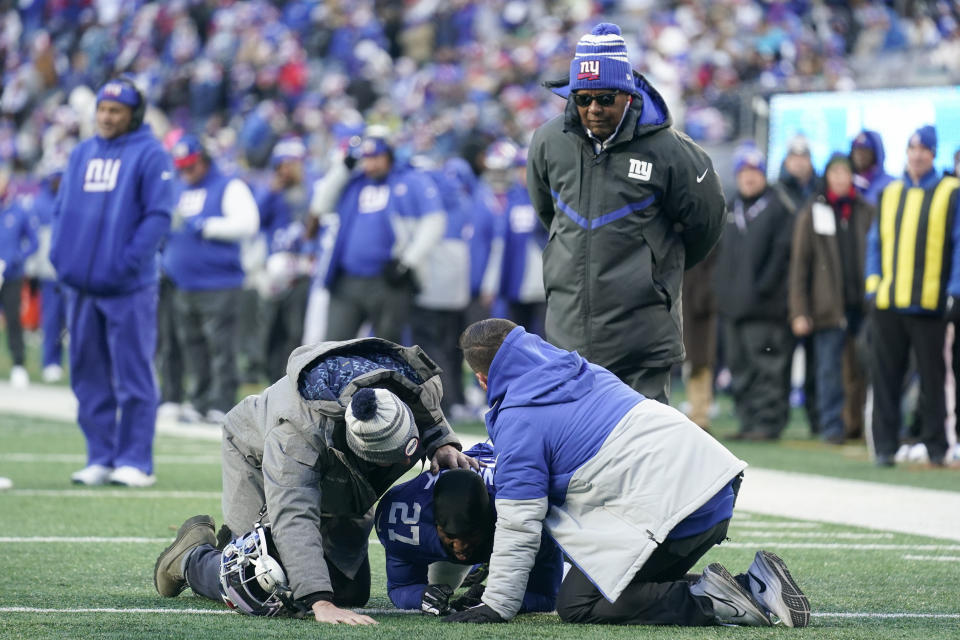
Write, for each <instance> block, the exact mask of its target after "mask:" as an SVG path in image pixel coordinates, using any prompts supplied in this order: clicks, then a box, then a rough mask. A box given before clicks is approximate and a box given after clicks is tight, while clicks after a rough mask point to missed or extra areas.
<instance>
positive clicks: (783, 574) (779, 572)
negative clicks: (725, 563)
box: [747, 551, 810, 627]
mask: <svg viewBox="0 0 960 640" xmlns="http://www.w3.org/2000/svg"><path fill="white" fill-rule="evenodd" d="M747 576H748V577H749V579H750V591H751V592H752V593H753V597H754V598H756V599H757V600H758V601H760V602H761V603H762V604H763V606H765V607H766V608H767V609H768V610H769V611H770V613H772V614H773V615H775V616H777V617H778V618H780V622H781V623H783V624H784V625H786V626H788V627H806V626H807V625H809V624H810V601H809V600H807V596H805V595H803V591H801V590H800V587H799V586H797V583H796V582H794V580H793V576H791V575H790V572H789V571H788V570H787V565H786V564H785V563H784V562H783V560H781V559H780V557H779V556H777V555H776V554H773V553H770V552H769V551H758V552H757V555H756V557H755V558H754V560H753V564H752V565H750V568H749V569H748V570H747Z"/></svg>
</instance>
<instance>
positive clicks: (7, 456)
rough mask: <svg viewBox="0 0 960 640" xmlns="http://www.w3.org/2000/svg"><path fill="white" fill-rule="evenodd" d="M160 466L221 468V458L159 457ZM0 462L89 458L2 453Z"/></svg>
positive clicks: (83, 460) (75, 461)
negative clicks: (199, 465)
mask: <svg viewBox="0 0 960 640" xmlns="http://www.w3.org/2000/svg"><path fill="white" fill-rule="evenodd" d="M153 461H154V462H156V463H158V464H210V465H217V466H220V456H191V455H158V456H154V457H153ZM0 462H28V463H33V462H43V463H45V462H54V463H60V462H62V463H72V464H81V465H82V464H86V462H87V456H85V455H83V454H80V453H0Z"/></svg>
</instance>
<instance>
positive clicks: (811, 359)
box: [775, 134, 823, 434]
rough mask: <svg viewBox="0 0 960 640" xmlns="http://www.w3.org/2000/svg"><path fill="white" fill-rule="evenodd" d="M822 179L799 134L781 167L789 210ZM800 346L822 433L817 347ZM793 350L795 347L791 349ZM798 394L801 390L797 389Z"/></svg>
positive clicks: (807, 394)
mask: <svg viewBox="0 0 960 640" xmlns="http://www.w3.org/2000/svg"><path fill="white" fill-rule="evenodd" d="M822 184H823V183H822V181H821V180H820V177H819V176H818V175H817V172H816V171H815V170H814V168H813V163H812V161H811V159H810V141H809V140H807V138H806V136H804V135H802V134H798V135H796V136H794V137H793V138H792V139H791V140H790V141H789V143H788V144H787V156H786V158H784V159H783V164H782V166H781V167H780V181H779V182H778V183H777V184H776V187H775V188H776V189H777V190H778V191H779V193H780V194H781V196H782V197H785V198H786V201H787V202H788V203H789V210H790V213H792V214H793V215H795V216H796V215H798V214H799V213H800V212H801V211H802V210H803V208H804V207H805V206H806V204H807V202H808V201H809V200H810V199H811V198H812V197H813V196H814V194H816V193H818V192H819V191H821V190H822ZM798 342H799V345H798V346H799V348H800V349H801V350H802V351H803V356H804V358H803V365H804V366H803V391H802V393H801V395H802V397H803V406H804V409H805V411H806V414H807V422H808V424H809V425H810V433H813V434H819V433H820V416H819V409H818V406H819V403H818V402H817V384H816V377H817V376H816V371H817V361H816V350H815V349H814V347H813V343H812V342H811V340H810V338H809V337H807V336H804V337H799V338H798ZM791 351H793V350H791ZM798 393H799V390H798Z"/></svg>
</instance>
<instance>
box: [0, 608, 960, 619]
mask: <svg viewBox="0 0 960 640" xmlns="http://www.w3.org/2000/svg"><path fill="white" fill-rule="evenodd" d="M354 611H356V612H357V613H362V614H366V615H375V616H389V615H417V614H420V612H419V611H416V610H413V609H354ZM0 613H67V614H71V613H161V614H163V613H173V614H178V613H179V614H188V615H215V616H222V615H242V614H239V613H236V612H234V611H231V610H230V609H147V608H129V609H120V608H111V607H97V608H91V609H42V608H39V607H0ZM421 615H422V614H421ZM810 615H811V616H812V617H814V618H880V619H887V620H889V619H893V618H921V619H949V620H956V619H960V613H869V612H863V613H860V612H837V613H826V612H814V613H811V614H810Z"/></svg>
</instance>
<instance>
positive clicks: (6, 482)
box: [0, 477, 13, 491]
mask: <svg viewBox="0 0 960 640" xmlns="http://www.w3.org/2000/svg"><path fill="white" fill-rule="evenodd" d="M7 489H13V480H11V479H10V478H3V477H0V491H6V490H7Z"/></svg>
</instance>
